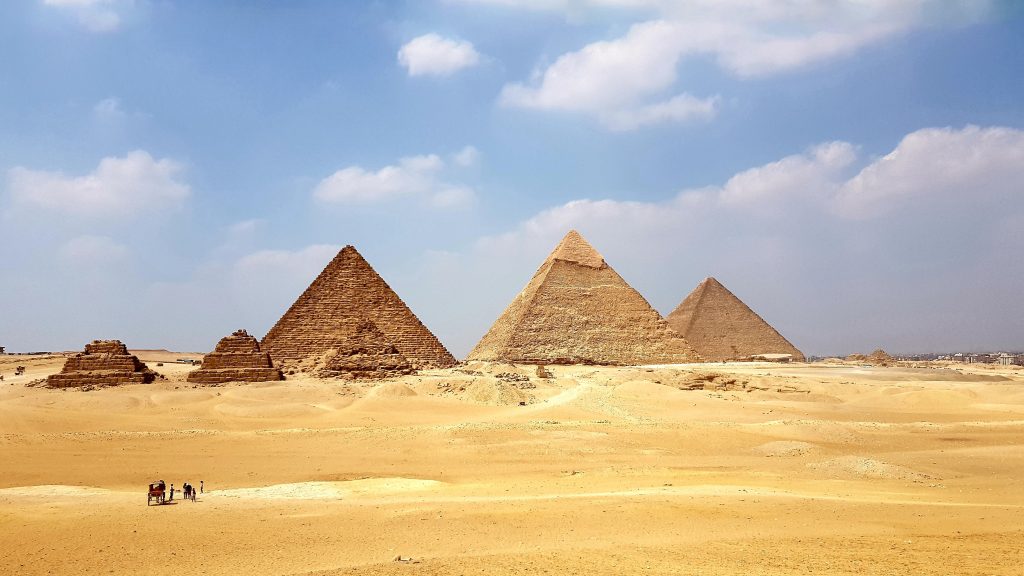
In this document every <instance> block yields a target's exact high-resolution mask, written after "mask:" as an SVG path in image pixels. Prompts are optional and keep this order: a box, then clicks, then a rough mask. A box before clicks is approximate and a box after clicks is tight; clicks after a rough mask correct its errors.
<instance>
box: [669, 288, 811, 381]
mask: <svg viewBox="0 0 1024 576" xmlns="http://www.w3.org/2000/svg"><path fill="white" fill-rule="evenodd" d="M667 320H668V323H669V325H670V326H672V328H674V329H675V331H676V332H678V333H680V334H682V335H683V337H684V338H686V340H687V341H688V342H689V343H690V344H691V345H692V346H693V347H694V348H695V349H696V350H697V353H698V354H700V355H701V357H703V358H704V359H705V360H707V361H709V362H720V361H723V360H743V359H747V358H750V357H751V356H754V355H759V354H789V355H791V356H792V359H793V360H794V361H798V362H803V361H804V359H805V358H804V355H803V353H802V352H800V351H799V350H797V348H796V347H795V346H793V345H792V344H790V342H789V341H788V340H786V339H785V338H783V337H782V335H781V334H779V333H778V331H776V330H775V328H772V326H771V325H770V324H768V323H767V322H765V321H764V319H762V318H761V317H760V316H758V315H757V313H755V312H754V311H753V310H751V309H750V308H749V307H748V306H747V305H746V304H744V303H743V301H741V300H740V299H739V298H737V297H736V296H735V295H734V294H733V293H732V292H730V291H729V290H728V289H727V288H726V287H725V286H723V285H722V283H721V282H719V281H718V280H715V279H714V278H707V279H705V280H704V281H703V282H701V283H700V284H699V285H698V286H697V288H695V289H694V291H693V292H691V293H690V294H689V295H688V296H687V297H686V298H685V299H684V300H683V301H682V302H681V303H680V304H679V306H677V307H676V309H675V310H673V311H672V313H671V314H669V315H668V318H667Z"/></svg>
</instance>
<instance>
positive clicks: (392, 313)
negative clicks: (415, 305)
mask: <svg viewBox="0 0 1024 576" xmlns="http://www.w3.org/2000/svg"><path fill="white" fill-rule="evenodd" d="M364 320H369V321H370V322H372V323H373V324H374V325H375V326H376V327H377V329H378V330H379V331H380V332H381V333H382V334H383V335H384V336H385V337H386V339H387V341H388V342H390V343H391V344H393V345H394V346H395V348H396V349H397V351H398V352H399V353H400V354H401V355H402V356H403V357H404V358H405V359H406V360H407V361H408V362H409V364H410V365H411V366H412V367H413V368H445V367H448V366H453V365H455V364H456V361H455V358H454V357H453V356H452V355H451V354H450V353H449V352H448V350H446V349H445V347H444V346H443V345H442V344H441V342H440V341H438V339H437V338H436V337H435V336H434V335H433V334H431V332H430V330H427V328H426V327H425V326H424V325H423V323H422V322H420V321H419V319H418V318H417V317H416V315H415V314H413V313H412V310H409V307H408V306H406V305H405V303H404V302H402V299H401V298H399V297H398V295H397V294H395V292H394V290H392V289H391V287H390V286H388V285H387V283H386V282H384V279H382V278H381V277H380V276H379V275H378V274H377V272H375V271H374V269H373V268H371V267H370V265H369V264H368V263H367V262H366V260H364V259H363V257H362V256H360V255H359V252H357V251H356V249H355V248H353V247H352V246H345V247H344V248H342V249H341V251H340V252H338V255H337V256H335V257H334V260H331V263H330V264H328V265H327V267H326V268H324V270H323V272H321V273H320V275H319V276H317V278H316V280H314V281H313V283H312V284H310V285H309V288H306V291H305V292H303V293H302V296H299V299H298V300H296V301H295V303H294V304H292V306H291V308H289V309H288V311H287V312H285V313H284V316H282V317H281V319H280V320H278V321H277V324H275V325H274V327H273V328H271V329H270V332H268V333H267V335H266V336H265V337H264V338H263V341H262V342H261V345H260V347H261V349H262V350H263V351H264V352H269V353H270V355H271V357H273V358H274V360H275V361H276V362H283V363H287V364H297V363H300V362H302V361H304V360H309V359H319V358H322V357H323V355H324V354H326V353H327V352H328V351H331V350H337V344H338V342H339V340H344V339H345V338H347V337H348V335H350V334H351V332H352V328H351V326H352V323H353V321H357V322H362V321H364Z"/></svg>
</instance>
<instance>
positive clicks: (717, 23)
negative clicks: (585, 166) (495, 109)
mask: <svg viewBox="0 0 1024 576" xmlns="http://www.w3.org/2000/svg"><path fill="white" fill-rule="evenodd" d="M475 3H491V4H506V5H509V6H512V5H514V4H515V5H518V4H517V3H512V2H503V1H500V0H492V1H487V0H476V2H475ZM940 4H941V6H940ZM987 5H988V3H987V2H973V1H970V0H961V1H958V2H939V1H938V0H914V1H911V2H892V1H888V0H868V1H865V2H856V3H852V2H835V3H821V2H792V1H790V0H773V1H760V0H759V1H754V0H725V1H721V2H718V1H711V0H698V1H695V2H670V1H667V0H666V1H654V0H651V1H643V0H635V1H630V0H606V1H600V0H597V1H591V2H586V1H584V2H558V1H551V2H542V1H537V2H532V3H528V4H526V5H524V6H523V7H527V8H533V9H552V10H584V9H587V8H645V9H647V10H646V11H643V14H650V13H652V12H653V13H654V14H656V15H657V16H658V17H657V18H654V19H649V20H646V21H643V22H638V23H635V24H633V25H632V26H631V27H630V28H629V30H628V32H626V34H624V35H623V36H620V37H618V38H614V39H611V40H602V41H598V42H593V43H590V44H587V45H585V46H583V47H582V48H580V49H578V50H575V51H572V52H568V53H566V54H562V55H561V56H559V57H558V58H556V59H555V60H554V62H553V63H551V64H550V65H548V66H546V67H543V68H541V69H538V70H536V71H535V73H534V75H533V77H532V78H531V79H530V80H529V81H527V82H515V83H510V84H507V85H506V86H505V87H504V89H503V90H502V92H501V96H500V98H499V101H500V103H502V104H503V105H506V106H514V107H522V108H530V109H536V110H548V111H561V112H574V113H581V114H588V115H591V116H594V117H596V118H597V119H598V120H599V121H601V122H602V123H603V124H605V125H606V126H607V127H609V128H611V129H614V130H632V129H636V128H639V127H642V126H646V125H651V124H658V123H664V122H684V121H689V120H695V119H708V118H710V117H713V116H714V114H715V110H716V103H717V98H716V97H715V96H707V97H701V96H694V95H692V94H689V93H687V92H685V91H684V92H680V90H679V86H678V84H679V77H678V69H679V65H680V62H681V61H683V60H684V59H687V58H693V57H699V56H705V57H711V58H713V59H714V61H715V62H717V64H718V66H719V67H720V68H721V69H722V70H724V71H725V72H727V73H729V74H731V75H734V76H737V77H740V78H753V77H761V76H770V75H774V74H779V73H783V72H788V71H791V70H796V69H800V68H803V67H807V66H810V65H814V64H818V63H821V62H826V61H829V60H834V59H837V58H841V57H846V56H850V55H852V54H854V53H856V52H857V51H859V50H862V49H863V48H865V47H867V46H870V45H874V44H878V43H880V42H883V41H885V40H887V39H889V38H892V37H895V36H898V35H900V34H905V33H907V32H908V31H910V30H913V29H914V28H917V27H921V26H924V25H927V24H929V23H930V22H931V21H932V19H934V18H935V16H934V15H935V14H940V13H941V14H945V15H946V17H947V18H951V19H955V18H954V17H958V18H959V19H963V18H968V17H971V18H976V17H978V16H979V15H983V14H984V13H985V9H984V7H985V6H987ZM673 92H674V93H676V94H677V95H676V96H674V97H669V95H670V94H672V93H673Z"/></svg>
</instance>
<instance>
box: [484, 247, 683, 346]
mask: <svg viewBox="0 0 1024 576" xmlns="http://www.w3.org/2000/svg"><path fill="white" fill-rule="evenodd" d="M467 359H468V360H488V361H511V362H534V363H561V364H620V365H621V364H655V363H666V364H667V363H679V362H693V361H696V360H697V359H698V356H697V354H695V353H694V351H693V349H692V348H690V346H689V345H688V344H687V343H686V342H685V341H684V340H683V339H682V338H681V337H679V335H678V334H676V333H675V332H673V331H672V330H671V329H670V328H669V327H668V324H667V323H666V322H665V321H664V320H663V319H662V318H661V316H660V315H659V314H658V313H657V311H655V310H654V309H653V308H651V306H650V304H648V302H647V301H646V300H645V299H644V298H643V296H641V295H640V294H639V293H638V292H637V291H636V290H634V289H633V288H632V287H630V286H629V284H627V283H626V281H625V280H623V279H622V277H621V276H619V275H618V274H617V273H616V272H615V271H614V270H613V269H612V268H611V267H610V266H608V264H607V263H606V262H605V261H604V258H602V257H601V255H600V254H599V253H598V252H597V251H596V250H594V249H593V248H592V247H591V246H590V245H589V244H588V243H587V242H586V240H584V239H583V237H582V236H580V235H579V233H577V232H576V231H571V232H569V233H568V234H567V235H566V237H565V238H564V239H563V240H562V241H561V242H560V243H559V245H558V246H557V247H556V248H555V250H554V251H553V252H552V253H551V255H550V256H548V258H547V259H545V261H544V263H543V264H542V265H541V267H540V269H539V270H537V272H536V273H535V274H534V275H533V278H532V279H531V280H530V282H529V283H528V284H527V285H526V288H524V289H523V290H522V292H520V293H519V295H517V296H516V297H515V298H514V299H513V300H512V302H511V303H510V304H509V306H508V308H506V309H505V311H504V312H503V313H502V314H501V316H499V317H498V319H497V321H495V323H494V325H493V326H492V327H491V329H490V330H489V331H488V332H487V334H486V335H484V337H483V338H482V339H481V340H480V342H479V343H478V344H477V345H476V347H475V348H474V349H473V351H472V352H470V354H469V356H468V357H467Z"/></svg>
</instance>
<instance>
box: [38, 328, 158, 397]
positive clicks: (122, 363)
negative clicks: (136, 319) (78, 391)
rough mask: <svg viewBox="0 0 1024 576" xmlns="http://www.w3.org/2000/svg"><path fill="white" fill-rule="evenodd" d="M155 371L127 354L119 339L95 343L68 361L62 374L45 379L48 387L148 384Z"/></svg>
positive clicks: (155, 375)
mask: <svg viewBox="0 0 1024 576" xmlns="http://www.w3.org/2000/svg"><path fill="white" fill-rule="evenodd" d="M156 377H157V374H156V372H154V371H152V370H150V369H149V368H148V367H147V366H146V365H145V364H143V363H142V361H141V360H139V359H138V358H136V357H135V356H133V355H131V354H129V353H128V348H127V347H126V346H125V345H124V344H122V343H121V341H120V340H93V341H92V343H90V344H86V345H85V352H83V353H80V354H75V355H74V356H71V357H69V358H68V359H67V361H66V362H65V363H64V368H62V369H61V371H60V373H59V374H53V375H52V376H49V377H47V378H46V386H47V387H49V388H76V387H77V388H84V387H100V386H120V385H122V384H148V383H150V382H152V381H153V380H155V379H156Z"/></svg>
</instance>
